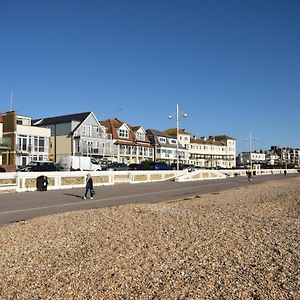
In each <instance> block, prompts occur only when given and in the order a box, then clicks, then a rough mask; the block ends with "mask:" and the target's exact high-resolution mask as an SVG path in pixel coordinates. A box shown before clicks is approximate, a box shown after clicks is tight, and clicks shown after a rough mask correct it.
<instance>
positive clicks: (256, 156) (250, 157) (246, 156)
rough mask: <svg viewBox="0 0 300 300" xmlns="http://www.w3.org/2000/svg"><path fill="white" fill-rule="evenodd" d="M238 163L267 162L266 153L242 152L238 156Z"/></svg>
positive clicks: (242, 164)
mask: <svg viewBox="0 0 300 300" xmlns="http://www.w3.org/2000/svg"><path fill="white" fill-rule="evenodd" d="M237 161H238V165H240V166H247V165H250V164H251V163H252V164H259V165H262V164H265V163H266V154H265V153H264V152H256V151H253V152H241V153H239V155H238V157H237Z"/></svg>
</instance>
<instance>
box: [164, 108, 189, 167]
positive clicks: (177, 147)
mask: <svg viewBox="0 0 300 300" xmlns="http://www.w3.org/2000/svg"><path fill="white" fill-rule="evenodd" d="M173 115H174V113H170V114H169V116H168V118H169V119H172V118H173ZM179 115H181V116H183V117H185V118H186V117H187V116H188V115H187V113H185V112H184V113H181V112H180V111H179V107H178V104H176V160H177V167H176V170H177V171H178V170H179V138H178V134H179Z"/></svg>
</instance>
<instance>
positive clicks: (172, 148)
mask: <svg viewBox="0 0 300 300" xmlns="http://www.w3.org/2000/svg"><path fill="white" fill-rule="evenodd" d="M172 133H173V132H170V131H169V132H168V130H166V131H164V132H162V131H159V130H155V129H147V136H148V138H149V140H150V141H151V144H152V145H153V147H154V157H153V160H154V161H164V162H166V163H168V164H172V163H176V162H177V139H176V134H175V136H174V135H173V134H172ZM178 136H179V141H181V142H179V144H178V155H179V162H180V163H181V164H187V163H188V162H189V156H190V154H189V150H188V149H187V146H186V145H185V144H186V143H188V142H189V137H187V136H189V134H187V133H186V132H183V131H180V133H179V135H178Z"/></svg>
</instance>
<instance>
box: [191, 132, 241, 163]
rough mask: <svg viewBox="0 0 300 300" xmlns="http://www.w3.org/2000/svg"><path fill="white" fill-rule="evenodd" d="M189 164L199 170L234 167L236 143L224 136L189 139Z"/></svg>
mask: <svg viewBox="0 0 300 300" xmlns="http://www.w3.org/2000/svg"><path fill="white" fill-rule="evenodd" d="M189 151H190V163H191V164H194V165H195V166H198V167H201V168H233V167H235V166H236V141H235V139H233V138H231V137H228V136H226V135H220V136H210V137H209V138H205V137H202V138H196V137H193V138H191V139H190V145H189Z"/></svg>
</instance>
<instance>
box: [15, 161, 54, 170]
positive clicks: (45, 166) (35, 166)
mask: <svg viewBox="0 0 300 300" xmlns="http://www.w3.org/2000/svg"><path fill="white" fill-rule="evenodd" d="M58 170H59V169H58V168H57V166H56V165H55V163H53V162H45V161H31V162H30V163H29V164H28V165H27V166H25V167H21V168H20V169H19V170H18V171H20V172H51V171H52V172H53V171H58Z"/></svg>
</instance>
